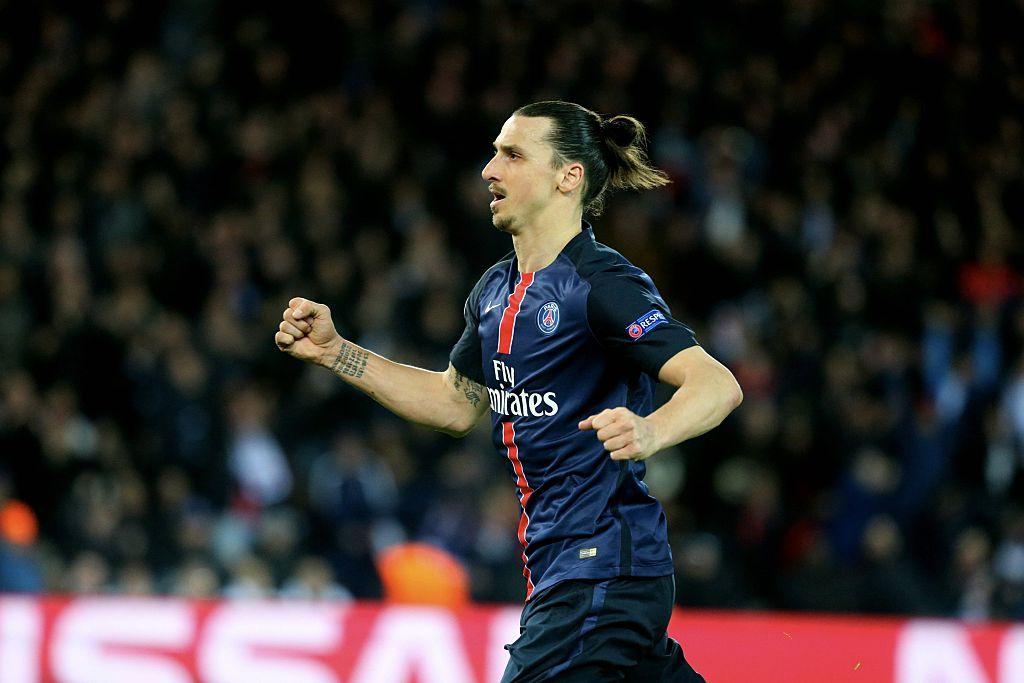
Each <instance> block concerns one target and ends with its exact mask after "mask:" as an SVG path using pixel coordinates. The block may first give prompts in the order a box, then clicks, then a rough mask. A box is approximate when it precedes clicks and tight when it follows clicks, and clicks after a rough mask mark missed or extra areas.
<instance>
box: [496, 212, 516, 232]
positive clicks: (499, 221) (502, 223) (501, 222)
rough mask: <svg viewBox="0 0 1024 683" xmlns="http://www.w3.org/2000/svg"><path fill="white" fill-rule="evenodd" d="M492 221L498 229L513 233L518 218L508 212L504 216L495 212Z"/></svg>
mask: <svg viewBox="0 0 1024 683" xmlns="http://www.w3.org/2000/svg"><path fill="white" fill-rule="evenodd" d="M491 223H493V224H494V227H495V228H497V229H498V230H500V231H502V232H507V233H509V234H512V233H513V229H512V228H513V226H515V224H516V219H515V217H514V216H509V215H508V214H506V215H504V216H499V215H497V214H493V215H492V216H491Z"/></svg>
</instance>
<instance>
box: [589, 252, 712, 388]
mask: <svg viewBox="0 0 1024 683" xmlns="http://www.w3.org/2000/svg"><path fill="white" fill-rule="evenodd" d="M589 282H590V294H589V295H588V298H587V318H588V322H589V323H590V329H591V331H592V332H593V333H594V335H595V336H596V337H597V340H598V342H600V343H601V345H602V346H604V347H605V348H606V349H608V350H609V351H610V352H612V353H613V354H616V355H619V356H620V357H621V358H622V359H623V361H625V362H626V363H628V364H630V365H633V366H634V367H636V368H638V369H639V370H641V371H643V372H646V373H647V374H648V375H651V376H652V377H654V378H657V377H658V373H659V372H660V371H661V368H662V366H663V365H665V363H666V362H667V361H668V360H669V359H670V358H672V356H674V355H676V354H677V353H679V352H680V351H682V350H683V349H688V348H690V347H691V346H696V345H697V339H696V337H694V334H693V330H691V329H690V328H689V327H687V326H686V325H684V324H683V323H681V322H679V321H678V320H676V319H675V318H673V317H672V312H671V311H670V310H669V308H668V306H667V305H666V304H665V301H664V300H663V299H662V298H661V295H660V294H659V293H658V290H657V289H656V288H655V286H654V282H652V281H651V278H650V277H649V276H648V275H647V274H646V273H644V272H643V271H639V270H637V271H636V272H628V271H608V272H601V273H595V274H594V275H593V276H591V277H590V278H589Z"/></svg>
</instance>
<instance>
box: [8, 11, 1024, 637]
mask: <svg viewBox="0 0 1024 683" xmlns="http://www.w3.org/2000/svg"><path fill="white" fill-rule="evenodd" d="M1022 35H1024V3H1022V2H1021V1H1020V0H1001V1H996V0H993V1H992V2H981V1H980V0H977V1H972V0H958V1H957V2H944V1H938V0H936V1H934V2H924V1H916V2H915V1H913V0H903V1H893V2H853V1H846V2H825V1H824V0H787V1H785V2H750V1H748V2H730V3H672V2H667V1H658V0H652V1H650V2H639V3H627V2H601V3H594V2H586V3H584V2H558V3H541V2H482V3H461V2H459V3H448V2H442V1H440V0H435V1H430V0H423V1H421V2H411V3H402V2H387V1H384V2H380V1H378V2H369V1H362V0H338V1H335V2H310V3H264V4H261V3H244V4H241V3H227V2H215V1H212V0H179V1H170V2H168V1H151V2H144V3H131V2H127V1H124V0H108V1H106V2H95V3H56V2H40V3H26V2H14V1H13V0H2V1H0V538H2V541H0V590H3V591H11V592H28V593H34V592H44V591H45V592H64V593H89V594H92V593H118V594H135V595H146V594H170V595H179V596H189V597H216V596H225V597H247V596H285V597H316V598H321V599H333V600H348V599H351V598H355V599H363V598H371V599H372V598H377V597H380V596H381V593H382V581H381V578H380V573H379V571H378V567H379V563H378V562H377V561H376V558H377V557H378V555H379V554H380V553H381V552H382V551H384V550H385V549H387V548H390V547H393V546H394V545H395V544H397V543H402V542H416V543H423V544H427V545H429V546H434V547H438V548H442V549H444V550H446V551H447V552H448V553H450V554H451V555H452V556H454V557H455V558H457V560H458V561H459V562H461V563H462V566H463V567H465V569H466V571H467V575H468V590H469V592H470V594H471V596H472V598H474V599H476V600H482V601H501V602H518V601H521V600H522V598H523V595H524V583H523V578H522V576H521V560H520V557H519V548H518V544H517V539H516V536H515V526H516V520H517V519H518V514H519V508H518V504H517V501H516V497H515V495H514V487H513V485H512V483H511V480H510V478H509V474H508V473H507V472H506V467H505V466H506V465H507V462H505V461H504V459H503V458H501V457H499V456H498V455H496V454H495V453H494V451H493V448H492V447H491V445H490V441H489V437H488V435H487V433H486V428H482V429H478V430H477V432H475V433H474V434H472V435H471V436H470V437H469V438H467V439H465V440H463V441H456V440H452V439H449V438H447V437H444V436H441V435H439V434H434V433H432V432H429V431H426V430H422V429H418V428H414V427H411V426H409V425H407V424H404V423H402V422H401V421H398V420H397V419H395V418H393V417H391V416H390V415H389V414H387V413H386V412H384V411H382V409H380V408H378V407H377V406H376V404H374V403H373V402H372V401H371V400H369V399H367V398H365V397H363V396H362V395H360V394H358V393H357V392H355V391H353V390H350V389H349V388H347V387H346V386H345V385H344V384H343V383H342V382H341V381H339V380H337V379H336V378H334V377H333V376H332V375H331V374H330V373H329V372H327V371H325V370H323V369H318V368H313V367H310V366H305V365H302V364H300V363H299V362H297V361H295V360H293V359H291V358H289V357H287V356H285V355H283V354H281V353H280V352H278V351H277V349H276V348H275V346H274V343H273V335H274V332H275V331H276V328H277V323H278V322H279V320H280V315H281V312H282V311H283V309H284V308H285V307H286V305H287V302H288V300H289V299H290V298H291V297H294V296H304V297H308V298H311V299H315V300H317V301H322V302H325V303H327V304H328V305H330V306H331V309H332V311H333V314H334V317H335V320H336V321H337V323H338V326H339V329H340V331H341V332H342V334H344V335H346V336H348V337H350V338H351V339H353V340H356V341H357V342H359V343H360V344H363V345H365V346H367V347H369V348H371V349H373V350H375V351H377V352H379V353H382V354H384V355H387V356H389V357H392V358H394V359H396V360H399V361H402V362H406V363H412V364H418V365H421V366H424V367H427V368H431V369H435V370H440V369H443V368H444V367H446V365H447V353H448V351H449V349H450V347H451V345H452V344H454V342H455V341H456V340H457V338H458V336H459V334H460V332H461V329H462V325H463V322H462V316H461V312H462V304H463V301H464V299H465V297H466V295H467V293H468V292H469V289H470V288H471V287H472V285H473V283H474V282H475V281H476V279H477V277H478V276H479V274H480V273H481V272H482V271H483V270H484V269H485V268H486V267H487V266H489V265H490V264H491V263H493V262H494V261H496V260H497V259H498V258H500V257H501V255H502V254H504V253H505V252H506V251H508V249H509V248H510V247H509V244H508V238H507V237H506V236H504V235H502V234H499V233H497V232H496V231H495V230H494V229H493V228H492V227H491V225H490V219H489V211H488V206H487V204H488V201H489V200H490V196H489V194H488V193H487V191H486V185H485V183H484V182H483V181H482V180H481V179H480V177H479V171H480V169H481V168H482V166H483V164H484V163H485V162H486V160H487V159H488V157H489V156H490V143H491V141H492V140H493V138H494V136H495V135H496V134H497V131H498V130H499V128H500V126H501V123H502V122H503V121H504V120H505V118H506V117H507V116H508V115H509V114H510V113H511V112H512V111H513V110H514V109H515V108H516V107H518V106H520V105H522V104H525V103H527V102H531V101H535V100H541V99H567V100H572V101H577V102H580V103H582V104H583V105H585V106H587V107H589V108H592V109H594V110H597V111H599V112H603V113H609V114H616V113H627V114H631V115H634V116H637V117H638V118H640V119H641V120H642V121H644V122H645V123H646V124H647V125H648V127H649V134H650V153H651V156H652V158H653V159H654V161H655V162H656V164H657V165H659V166H660V167H661V168H663V169H665V170H666V171H667V172H668V173H669V174H670V175H671V177H672V180H673V182H672V184H671V185H669V186H668V187H667V188H665V189H663V190H659V191H654V192H647V193H643V194H639V195H629V194H625V195H619V196H615V197H613V198H612V199H611V201H610V203H609V207H608V210H607V211H606V213H605V215H603V216H601V217H599V218H597V219H595V221H594V223H595V229H596V233H597V236H598V238H599V239H600V240H601V241H604V242H606V243H608V244H610V245H612V246H613V247H615V248H617V249H619V250H620V251H622V252H623V253H624V254H625V255H626V256H627V258H629V259H630V260H632V261H633V262H635V263H637V264H638V265H640V266H641V267H643V268H644V269H645V270H647V271H648V272H649V273H650V274H651V275H652V277H653V278H654V279H655V281H656V282H657V283H658V285H659V287H660V289H661V291H662V293H663V294H664V295H665V297H666V299H667V300H668V301H669V303H670V305H671V306H672V309H673V312H674V314H675V316H676V317H678V318H679V319H681V320H683V321H685V322H686V323H687V324H689V325H690V326H692V327H693V328H694V329H695V330H696V331H697V334H698V338H699V339H700V340H701V342H702V344H704V345H705V346H706V347H707V349H708V350H709V351H710V352H711V353H712V354H713V355H714V356H716V357H717V358H719V359H720V360H722V361H723V362H724V363H726V364H727V365H728V366H729V367H730V368H731V369H732V370H733V372H734V373H735V374H736V376H737V378H738V379H739V381H740V383H741V385H742V386H743V388H744V391H745V396H746V400H745V402H744V404H743V406H742V407H741V409H740V410H738V411H737V412H736V413H735V414H734V415H733V416H731V417H730V418H729V419H728V420H727V421H726V422H725V423H724V424H723V425H722V426H721V427H720V428H718V429H717V430H715V431H714V432H712V433H710V434H708V435H706V436H703V437H700V438H699V439H696V440H694V441H692V442H687V443H684V444H682V445H681V446H679V447H678V448H676V449H673V450H674V452H665V453H662V454H660V455H659V456H657V457H656V458H654V459H653V460H651V461H649V464H650V474H649V477H648V482H649V484H650V486H651V488H652V489H653V490H654V492H655V493H656V494H657V495H658V497H659V498H660V499H661V500H662V502H663V503H664V505H665V508H666V511H667V513H668V515H669V528H670V532H671V536H672V542H673V548H674V552H675V558H676V566H677V582H678V595H677V598H678V601H679V603H680V604H681V605H685V606H708V607H728V608H766V609H785V610H817V611H821V610H827V611H838V612H867V613H901V614H920V615H946V616H956V617H963V618H969V619H985V618H1011V619H1013V618H1016V619H1020V618H1024V509H1022V502H1024V298H1022V293H1024V289H1022V284H1024V280H1022V275H1021V274H1022V272H1024V247H1022V235H1024V231H1022V229H1021V226H1022V224H1024V174H1022V160H1024V131H1022V118H1021V113H1022V111H1024V61H1022V60H1024V55H1022V48H1021V39H1020V38H1021V36H1022Z"/></svg>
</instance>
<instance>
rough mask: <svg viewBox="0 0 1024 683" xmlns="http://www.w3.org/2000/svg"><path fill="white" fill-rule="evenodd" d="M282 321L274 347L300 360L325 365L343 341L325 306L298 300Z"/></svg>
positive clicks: (287, 310)
mask: <svg viewBox="0 0 1024 683" xmlns="http://www.w3.org/2000/svg"><path fill="white" fill-rule="evenodd" d="M281 318H282V320H281V324H280V325H278V329H277V334H275V335H274V343H275V344H277V348H279V349H281V350H282V351H284V352H285V353H287V354H288V355H290V356H294V357H295V358H298V359H299V360H305V361H312V362H314V363H320V364H323V362H324V359H325V358H327V357H328V356H329V355H330V353H331V350H332V349H333V348H336V347H337V345H338V344H339V343H341V341H342V339H341V335H339V334H338V330H336V329H335V327H334V322H333V321H332V320H331V309H329V308H328V307H327V306H325V305H324V304H318V303H317V302H315V301H310V300H309V299H303V298H301V297H296V298H294V299H292V300H291V301H289V302H288V308H286V309H284V313H283V314H282V315H281Z"/></svg>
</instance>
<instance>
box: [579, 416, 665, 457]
mask: <svg viewBox="0 0 1024 683" xmlns="http://www.w3.org/2000/svg"><path fill="white" fill-rule="evenodd" d="M579 428H580V429H582V430H588V429H592V430H594V431H596V432H597V438H598V439H599V440H600V441H601V443H602V444H604V449H605V450H606V451H608V452H609V453H611V456H612V460H646V459H647V458H649V457H651V456H652V455H654V454H655V453H657V452H658V451H659V450H661V448H660V446H658V444H657V443H656V435H655V430H654V425H652V424H651V423H650V421H649V420H647V419H646V418H643V417H640V416H639V415H637V414H636V413H634V412H633V411H631V410H629V409H628V408H611V409H608V410H602V411H601V412H600V413H598V414H597V415H591V416H590V417H588V418H587V419H586V420H583V421H582V422H580V424H579Z"/></svg>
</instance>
